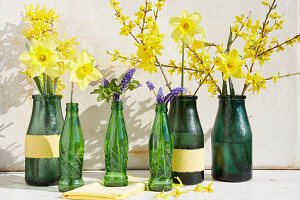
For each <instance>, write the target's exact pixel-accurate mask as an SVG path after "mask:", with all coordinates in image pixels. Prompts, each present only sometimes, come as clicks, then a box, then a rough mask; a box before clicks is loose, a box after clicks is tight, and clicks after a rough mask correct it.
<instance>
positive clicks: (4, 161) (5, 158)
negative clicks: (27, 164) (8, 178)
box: [0, 123, 24, 171]
mask: <svg viewBox="0 0 300 200" xmlns="http://www.w3.org/2000/svg"><path fill="white" fill-rule="evenodd" d="M11 125H12V123H9V124H7V125H5V124H1V125H0V133H2V132H3V131H4V130H5V129H6V128H7V127H9V126H11ZM3 138H5V136H3V135H2V134H0V140H1V141H3ZM20 146H21V145H20V144H17V142H14V143H12V144H10V145H9V146H8V147H7V148H5V149H3V148H2V147H1V146H0V156H1V167H0V171H19V170H20V166H23V165H24V163H23V160H19V161H18V156H15V155H14V154H13V151H14V150H15V149H16V148H18V147H20Z"/></svg>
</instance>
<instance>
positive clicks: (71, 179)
mask: <svg viewBox="0 0 300 200" xmlns="http://www.w3.org/2000/svg"><path fill="white" fill-rule="evenodd" d="M66 112H67V114H66V119H65V122H64V126H63V130H62V134H61V138H60V142H59V158H60V163H61V177H60V179H59V182H58V189H59V191H60V192H66V191H69V190H73V189H75V188H78V187H81V186H83V185H84V182H83V180H82V165H83V156H84V138H83V135H82V131H81V126H80V121H79V117H78V103H67V107H66Z"/></svg>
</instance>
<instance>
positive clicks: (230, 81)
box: [229, 77, 235, 96]
mask: <svg viewBox="0 0 300 200" xmlns="http://www.w3.org/2000/svg"><path fill="white" fill-rule="evenodd" d="M229 90H230V95H231V96H234V95H235V92H234V87H233V83H232V79H231V77H229Z"/></svg>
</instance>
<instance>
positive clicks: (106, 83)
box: [104, 79, 109, 88]
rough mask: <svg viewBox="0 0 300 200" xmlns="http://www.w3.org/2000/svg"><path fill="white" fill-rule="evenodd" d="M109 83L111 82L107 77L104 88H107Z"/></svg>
mask: <svg viewBox="0 0 300 200" xmlns="http://www.w3.org/2000/svg"><path fill="white" fill-rule="evenodd" d="M108 84H109V81H108V80H107V79H104V88H107V86H108Z"/></svg>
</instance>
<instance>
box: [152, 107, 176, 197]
mask: <svg viewBox="0 0 300 200" xmlns="http://www.w3.org/2000/svg"><path fill="white" fill-rule="evenodd" d="M155 112H156V114H155V119H154V123H153V127H152V132H151V136H150V139H149V162H150V173H151V176H150V179H149V183H148V185H149V188H150V190H153V191H158V192H161V191H163V190H164V191H169V190H172V188H173V187H172V183H173V181H172V175H171V170H172V152H173V139H172V135H171V134H170V131H169V126H168V119H167V107H166V104H165V103H159V104H156V109H155Z"/></svg>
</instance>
